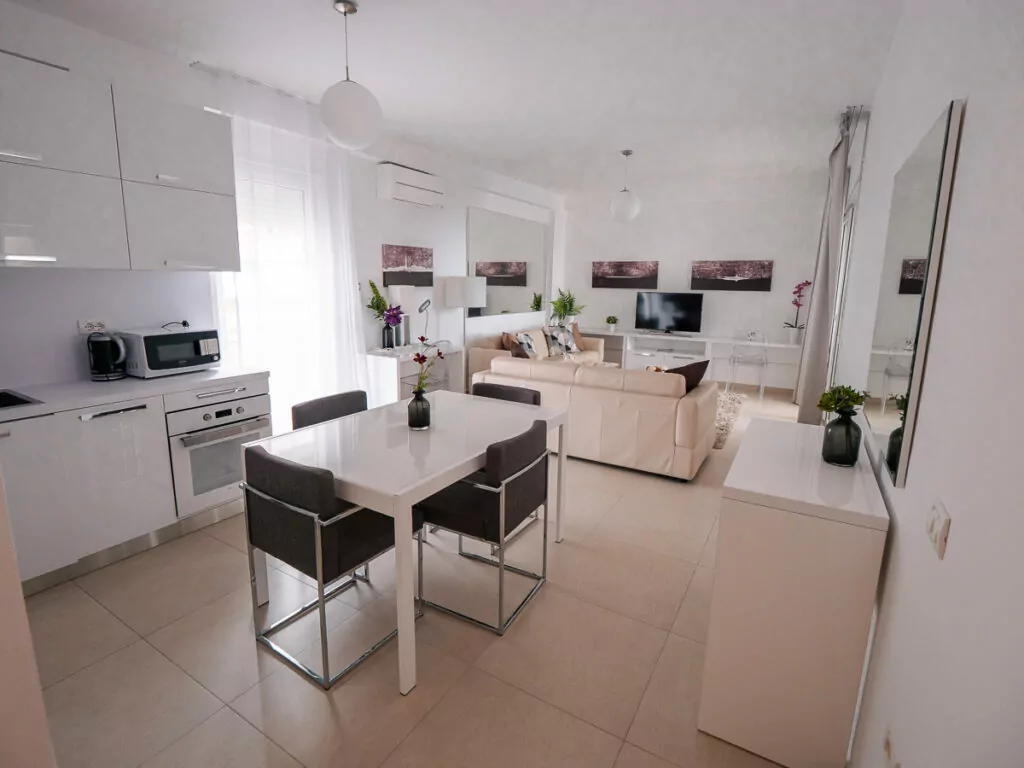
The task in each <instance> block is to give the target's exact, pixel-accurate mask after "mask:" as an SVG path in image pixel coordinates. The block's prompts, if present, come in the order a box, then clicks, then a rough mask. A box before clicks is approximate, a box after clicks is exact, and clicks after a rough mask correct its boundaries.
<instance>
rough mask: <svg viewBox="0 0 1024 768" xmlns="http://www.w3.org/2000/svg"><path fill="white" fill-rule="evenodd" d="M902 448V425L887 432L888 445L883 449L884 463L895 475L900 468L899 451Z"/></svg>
mask: <svg viewBox="0 0 1024 768" xmlns="http://www.w3.org/2000/svg"><path fill="white" fill-rule="evenodd" d="M902 450H903V425H902V424H900V425H899V426H898V427H896V429H894V430H893V431H892V432H890V433H889V445H888V447H887V448H886V450H885V464H886V466H888V467H889V471H890V472H892V473H893V475H895V474H896V473H897V472H898V471H899V468H900V451H902Z"/></svg>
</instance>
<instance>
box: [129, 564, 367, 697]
mask: <svg viewBox="0 0 1024 768" xmlns="http://www.w3.org/2000/svg"><path fill="white" fill-rule="evenodd" d="M268 577H269V578H268V582H269V586H270V603H269V606H268V608H269V612H268V608H263V609H261V610H260V615H259V618H260V621H261V622H262V625H263V626H266V625H267V624H268V623H270V622H273V621H276V620H277V619H279V618H282V617H283V616H285V615H287V614H288V613H290V612H291V611H293V610H295V609H296V608H298V607H299V606H301V605H302V604H303V603H305V602H306V601H308V600H311V599H312V598H313V597H315V596H316V592H315V591H314V590H313V589H311V588H310V587H308V586H307V585H305V584H302V583H301V582H298V581H296V580H295V579H293V578H291V577H290V576H288V575H286V574H284V573H281V572H280V571H276V570H274V569H272V568H271V569H269V573H268ZM355 613H356V610H355V608H352V607H351V606H349V605H346V604H344V603H342V602H340V601H339V600H332V601H331V602H330V603H328V613H327V617H328V626H329V627H334V626H337V625H339V624H341V623H342V622H343V621H345V620H346V619H348V618H351V617H352V616H354V615H355ZM318 626H319V624H318V620H317V618H316V616H315V615H312V616H307V617H304V618H303V619H302V620H301V621H299V622H297V623H296V624H294V625H292V626H290V627H288V628H286V629H285V630H282V631H281V632H280V633H275V634H274V636H273V639H274V640H275V642H277V643H279V644H280V645H281V646H282V647H284V648H285V649H286V650H288V651H289V652H291V653H298V652H300V651H302V650H303V649H305V648H307V647H309V646H310V645H311V644H312V643H313V642H314V641H315V640H316V638H317V637H318V636H319V629H318ZM148 639H149V642H150V643H152V644H153V646H154V647H156V648H157V649H158V650H159V651H160V652H161V653H163V654H164V655H166V656H167V658H169V659H170V660H171V661H173V662H174V663H175V664H177V665H178V666H179V667H181V668H182V669H184V670H185V671H186V672H188V673H189V674H190V675H191V676H192V677H194V678H195V679H196V680H198V681H199V682H200V683H202V684H203V685H204V686H205V687H206V688H208V689H209V690H210V691H211V692H212V693H213V694H215V695H216V696H217V697H218V698H220V699H221V700H222V701H225V702H228V701H231V700H232V699H234V698H236V697H238V696H240V695H241V694H242V693H244V692H245V691H247V690H248V689H249V688H251V687H252V686H253V685H255V684H256V683H258V682H259V681H260V680H262V679H263V678H265V677H266V676H267V675H269V674H271V673H272V672H275V671H277V670H278V669H280V668H281V667H282V666H284V663H283V662H281V661H279V660H278V659H276V658H275V657H274V656H273V654H271V653H270V652H269V651H268V650H267V649H266V648H264V647H262V646H260V645H258V644H257V642H256V639H255V637H254V633H253V626H252V598H251V596H250V593H249V588H248V587H245V588H243V589H241V590H237V591H235V592H232V593H231V594H229V595H226V596H224V597H222V598H220V599H219V600H215V601H214V602H212V603H210V604H209V605H205V606H203V607H202V608H199V609H198V610H196V611H193V612H192V613H190V614H188V615H187V616H184V617H182V618H180V619H178V620H177V621H175V622H174V623H173V624H169V625H168V626H166V627H164V628H163V629H160V630H158V631H157V632H154V633H153V634H152V635H150V636H149V638H148Z"/></svg>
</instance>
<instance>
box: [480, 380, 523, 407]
mask: <svg viewBox="0 0 1024 768" xmlns="http://www.w3.org/2000/svg"><path fill="white" fill-rule="evenodd" d="M472 393H473V394H474V395H476V396H477V397H489V398H491V399H493V400H508V401H510V402H513V403H525V404H526V405H540V392H538V391H537V390H535V389H527V388H526V387H510V386H509V385H508V384H488V383H487V382H483V381H481V382H477V383H476V384H474V385H473V389H472Z"/></svg>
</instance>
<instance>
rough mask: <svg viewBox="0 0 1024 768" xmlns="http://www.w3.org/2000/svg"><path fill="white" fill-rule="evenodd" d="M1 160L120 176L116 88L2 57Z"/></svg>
mask: <svg viewBox="0 0 1024 768" xmlns="http://www.w3.org/2000/svg"><path fill="white" fill-rule="evenodd" d="M0 161H5V162H12V163H23V164H26V165H34V166H39V167H43V168H57V169H60V170H64V171H76V172H79V173H91V174H97V175H100V176H108V177H111V178H115V179H116V178H118V177H119V175H120V173H119V170H118V160H117V141H116V138H115V133H114V109H113V102H112V100H111V93H110V86H109V85H108V84H107V83H103V82H98V81H93V80H87V79H84V78H81V77H78V76H77V75H72V74H70V73H68V72H61V71H59V70H55V69H53V68H51V67H46V66H43V65H42V64H36V63H34V62H29V61H22V60H20V59H15V58H12V57H9V56H2V57H0Z"/></svg>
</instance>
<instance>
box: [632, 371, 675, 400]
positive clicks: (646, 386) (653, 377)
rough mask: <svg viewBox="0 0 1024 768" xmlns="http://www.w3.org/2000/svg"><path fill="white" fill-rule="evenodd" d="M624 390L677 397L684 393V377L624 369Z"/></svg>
mask: <svg viewBox="0 0 1024 768" xmlns="http://www.w3.org/2000/svg"><path fill="white" fill-rule="evenodd" d="M624 373H625V382H624V383H625V386H624V387H623V389H624V390H625V391H626V392H636V393H638V394H644V395H659V396H660V397H675V398H679V397H682V396H683V395H685V394H686V379H685V378H683V377H682V376H666V375H665V374H663V373H649V372H647V371H624Z"/></svg>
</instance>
